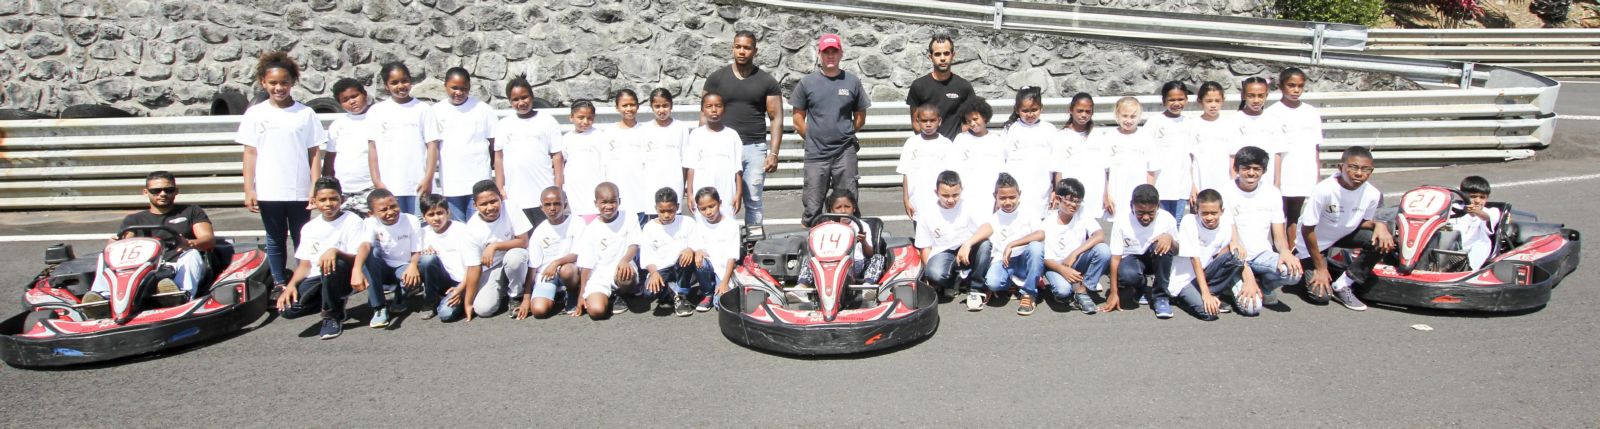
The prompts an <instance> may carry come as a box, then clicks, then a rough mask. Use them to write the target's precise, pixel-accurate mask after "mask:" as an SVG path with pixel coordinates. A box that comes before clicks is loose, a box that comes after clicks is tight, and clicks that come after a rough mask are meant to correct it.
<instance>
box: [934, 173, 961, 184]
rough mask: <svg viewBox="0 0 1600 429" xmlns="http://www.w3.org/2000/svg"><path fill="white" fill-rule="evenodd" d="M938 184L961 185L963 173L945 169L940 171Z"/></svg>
mask: <svg viewBox="0 0 1600 429" xmlns="http://www.w3.org/2000/svg"><path fill="white" fill-rule="evenodd" d="M938 184H940V185H944V186H961V173H957V172H954V171H951V170H945V171H944V172H941V173H939V179H938Z"/></svg>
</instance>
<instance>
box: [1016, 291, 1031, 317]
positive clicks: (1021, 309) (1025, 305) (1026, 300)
mask: <svg viewBox="0 0 1600 429" xmlns="http://www.w3.org/2000/svg"><path fill="white" fill-rule="evenodd" d="M1029 314H1033V297H1031V296H1028V295H1022V296H1020V297H1018V298H1017V315H1018V316H1027V315H1029Z"/></svg>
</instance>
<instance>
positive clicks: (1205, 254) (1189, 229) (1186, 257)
mask: <svg viewBox="0 0 1600 429" xmlns="http://www.w3.org/2000/svg"><path fill="white" fill-rule="evenodd" d="M1177 242H1178V255H1177V257H1176V258H1172V272H1171V275H1170V276H1169V277H1168V278H1167V293H1168V294H1170V295H1171V296H1178V295H1179V294H1181V293H1182V292H1183V288H1185V287H1188V286H1189V283H1190V282H1193V281H1194V279H1195V276H1196V275H1197V274H1196V273H1195V271H1194V263H1193V262H1191V261H1199V262H1200V267H1201V268H1205V266H1206V265H1207V264H1210V263H1211V260H1212V259H1215V258H1216V256H1217V252H1221V251H1222V249H1223V248H1226V247H1228V244H1229V243H1232V242H1233V217H1232V216H1231V215H1229V214H1227V213H1223V214H1222V218H1221V219H1218V220H1217V229H1206V227H1205V226H1202V225H1200V221H1199V218H1195V219H1194V221H1192V222H1184V223H1183V226H1179V227H1178V237H1177ZM1208 286H1209V285H1208Z"/></svg>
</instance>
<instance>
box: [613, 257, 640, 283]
mask: <svg viewBox="0 0 1600 429" xmlns="http://www.w3.org/2000/svg"><path fill="white" fill-rule="evenodd" d="M629 262H631V261H622V262H620V263H617V281H618V282H624V283H625V282H631V281H633V280H634V278H635V277H637V276H638V274H639V273H638V272H637V271H636V270H634V268H633V264H631V263H629Z"/></svg>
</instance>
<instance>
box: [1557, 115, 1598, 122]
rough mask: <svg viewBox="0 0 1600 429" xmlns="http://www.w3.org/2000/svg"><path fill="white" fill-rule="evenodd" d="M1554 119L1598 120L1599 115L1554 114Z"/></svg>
mask: <svg viewBox="0 0 1600 429" xmlns="http://www.w3.org/2000/svg"><path fill="white" fill-rule="evenodd" d="M1556 119H1563V120H1572V121H1600V116H1594V115H1556Z"/></svg>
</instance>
